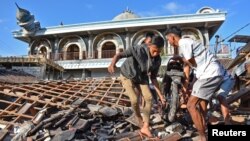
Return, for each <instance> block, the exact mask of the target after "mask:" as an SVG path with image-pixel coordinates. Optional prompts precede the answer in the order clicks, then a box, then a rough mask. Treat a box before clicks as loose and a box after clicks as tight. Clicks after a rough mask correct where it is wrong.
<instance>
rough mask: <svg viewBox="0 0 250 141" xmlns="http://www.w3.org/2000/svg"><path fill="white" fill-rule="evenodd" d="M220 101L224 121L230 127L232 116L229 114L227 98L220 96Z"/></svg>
mask: <svg viewBox="0 0 250 141" xmlns="http://www.w3.org/2000/svg"><path fill="white" fill-rule="evenodd" d="M218 100H219V102H220V107H221V113H222V115H223V118H224V121H225V124H226V125H230V124H231V121H230V114H229V106H228V104H227V101H226V98H225V97H223V96H220V95H219V96H218Z"/></svg>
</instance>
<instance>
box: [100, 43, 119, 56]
mask: <svg viewBox="0 0 250 141" xmlns="http://www.w3.org/2000/svg"><path fill="white" fill-rule="evenodd" d="M115 53H116V46H115V44H114V43H113V42H106V43H104V44H103V45H102V58H112V57H113V56H114V55H115Z"/></svg>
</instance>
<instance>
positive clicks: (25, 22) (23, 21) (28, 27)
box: [15, 3, 40, 35]
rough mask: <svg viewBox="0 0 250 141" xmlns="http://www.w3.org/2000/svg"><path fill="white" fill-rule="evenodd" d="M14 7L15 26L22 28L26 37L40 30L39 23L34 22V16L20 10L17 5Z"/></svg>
mask: <svg viewBox="0 0 250 141" xmlns="http://www.w3.org/2000/svg"><path fill="white" fill-rule="evenodd" d="M15 4H16V3H15ZM16 6H17V12H16V19H17V24H18V25H19V26H20V27H22V28H23V30H24V31H25V32H26V34H27V35H31V34H34V33H35V32H36V31H37V30H39V29H40V23H39V22H37V21H35V17H34V15H32V14H30V12H29V11H28V10H25V9H22V8H20V7H19V6H18V5H17V4H16Z"/></svg>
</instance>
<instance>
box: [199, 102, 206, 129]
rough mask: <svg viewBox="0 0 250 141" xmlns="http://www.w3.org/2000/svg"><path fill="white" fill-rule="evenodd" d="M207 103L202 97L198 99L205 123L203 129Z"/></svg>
mask: <svg viewBox="0 0 250 141" xmlns="http://www.w3.org/2000/svg"><path fill="white" fill-rule="evenodd" d="M207 104H208V101H206V100H203V99H200V111H201V113H202V115H203V116H202V117H203V119H202V120H203V125H205V130H206V125H207V123H206V117H207Z"/></svg>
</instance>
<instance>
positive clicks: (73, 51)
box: [66, 44, 79, 60]
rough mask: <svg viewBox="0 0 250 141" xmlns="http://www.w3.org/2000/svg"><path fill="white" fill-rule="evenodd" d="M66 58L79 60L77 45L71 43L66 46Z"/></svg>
mask: <svg viewBox="0 0 250 141" xmlns="http://www.w3.org/2000/svg"><path fill="white" fill-rule="evenodd" d="M66 53H67V54H66V60H79V47H78V46H77V45H76V44H72V45H70V46H69V47H68V48H67V52H66Z"/></svg>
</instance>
